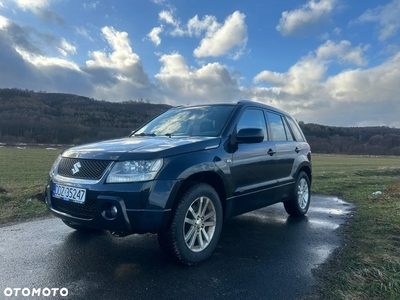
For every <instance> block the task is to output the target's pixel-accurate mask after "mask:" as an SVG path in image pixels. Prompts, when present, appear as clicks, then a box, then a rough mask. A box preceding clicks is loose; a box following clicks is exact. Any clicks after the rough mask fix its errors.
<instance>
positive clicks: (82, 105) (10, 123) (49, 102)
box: [0, 89, 171, 144]
mask: <svg viewBox="0 0 400 300" xmlns="http://www.w3.org/2000/svg"><path fill="white" fill-rule="evenodd" d="M169 108H171V106H169V105H163V104H158V105H156V104H151V103H148V101H145V100H138V101H127V102H123V103H112V102H106V101H97V100H94V99H90V98H87V97H83V96H77V95H72V94H60V93H45V92H33V91H28V90H20V89H0V142H3V143H47V144H48V143H53V144H80V143H86V142H92V141H98V140H104V139H109V138H116V137H123V136H127V135H128V134H129V133H130V132H131V131H132V130H133V129H135V128H137V127H138V126H139V125H141V124H143V123H144V122H146V121H148V120H149V119H151V118H153V117H155V116H157V115H159V114H161V113H163V112H164V111H166V110H168V109H169Z"/></svg>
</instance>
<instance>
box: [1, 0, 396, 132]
mask: <svg viewBox="0 0 400 300" xmlns="http://www.w3.org/2000/svg"><path fill="white" fill-rule="evenodd" d="M0 87H18V88H23V89H32V90H36V91H39V90H42V91H48V92H64V93H74V94H79V95H84V96H89V97H93V98H95V99H99V100H107V101H115V102H117V101H125V100H131V99H133V100H135V99H139V98H145V99H150V100H151V102H153V103H169V104H173V105H177V104H196V103H206V102H210V103H211V102H226V101H229V102H234V101H237V100H240V99H251V100H255V101H260V102H264V103H267V104H269V105H272V106H276V107H278V108H280V109H283V110H286V111H288V112H290V113H292V114H293V115H294V116H295V117H296V118H297V119H298V120H302V121H304V122H306V123H311V122H313V123H320V124H326V125H337V126H368V125H385V126H395V127H400V0H379V1H377V0H362V1H360V0H285V1H281V0H251V1H250V0H247V1H244V0H221V1H216V0H212V1H211V0H134V1H131V0H118V1H107V0H104V1H103V0H99V1H87V2H83V1H77V0H0Z"/></svg>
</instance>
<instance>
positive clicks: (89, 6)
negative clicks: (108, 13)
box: [83, 1, 100, 9]
mask: <svg viewBox="0 0 400 300" xmlns="http://www.w3.org/2000/svg"><path fill="white" fill-rule="evenodd" d="M99 4H100V1H93V2H90V3H86V2H85V3H83V7H84V8H85V9H96V8H97V6H98V5H99Z"/></svg>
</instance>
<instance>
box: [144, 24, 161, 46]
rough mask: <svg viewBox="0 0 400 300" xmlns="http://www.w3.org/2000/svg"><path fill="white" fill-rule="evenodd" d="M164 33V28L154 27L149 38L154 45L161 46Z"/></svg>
mask: <svg viewBox="0 0 400 300" xmlns="http://www.w3.org/2000/svg"><path fill="white" fill-rule="evenodd" d="M162 31H163V28H162V27H154V28H153V29H152V30H151V31H150V32H149V34H148V35H147V37H148V38H149V39H150V40H151V41H152V42H153V43H154V45H156V46H159V45H160V44H161V38H160V33H161V32H162Z"/></svg>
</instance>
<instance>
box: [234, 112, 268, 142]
mask: <svg viewBox="0 0 400 300" xmlns="http://www.w3.org/2000/svg"><path fill="white" fill-rule="evenodd" d="M243 128H260V129H262V130H263V132H264V140H265V137H266V132H267V128H266V125H265V118H264V114H263V112H262V111H261V110H258V109H247V110H245V111H244V113H243V115H242V117H241V118H240V121H239V123H238V124H237V132H239V130H240V129H243Z"/></svg>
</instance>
